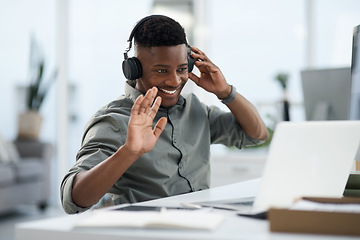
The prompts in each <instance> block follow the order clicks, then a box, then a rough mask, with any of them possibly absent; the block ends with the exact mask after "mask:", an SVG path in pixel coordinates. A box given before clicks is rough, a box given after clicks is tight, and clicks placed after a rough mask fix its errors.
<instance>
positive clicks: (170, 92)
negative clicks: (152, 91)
mask: <svg viewBox="0 0 360 240" xmlns="http://www.w3.org/2000/svg"><path fill="white" fill-rule="evenodd" d="M158 89H159V90H160V91H162V92H164V93H167V94H171V95H172V94H175V93H176V91H177V90H178V89H179V88H177V89H175V90H172V91H170V90H166V89H163V88H158Z"/></svg>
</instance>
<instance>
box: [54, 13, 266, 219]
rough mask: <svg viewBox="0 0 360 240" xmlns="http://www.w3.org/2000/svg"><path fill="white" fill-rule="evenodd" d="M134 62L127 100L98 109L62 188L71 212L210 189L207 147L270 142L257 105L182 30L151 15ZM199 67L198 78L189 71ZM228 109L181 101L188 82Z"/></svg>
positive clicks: (139, 31) (136, 32) (137, 36)
mask: <svg viewBox="0 0 360 240" xmlns="http://www.w3.org/2000/svg"><path fill="white" fill-rule="evenodd" d="M132 38H134V43H135V57H133V58H128V57H127V52H128V51H129V50H130V48H131V45H130V46H129V48H128V49H127V50H126V52H125V53H124V56H125V60H124V63H123V71H124V75H125V77H126V78H127V79H128V81H127V82H126V84H125V95H123V96H121V97H119V98H118V99H116V100H114V101H112V102H111V103H109V104H108V105H106V106H105V107H103V108H101V109H100V110H99V111H98V112H97V113H96V114H95V115H94V116H93V117H92V118H91V119H90V121H89V122H88V124H87V126H86V127H85V131H84V135H83V139H82V146H81V149H80V150H79V152H78V154H77V161H76V163H75V165H74V166H73V167H72V168H71V169H70V170H69V172H68V173H67V174H66V176H65V177H64V180H63V182H62V184H61V200H62V205H63V208H64V210H65V211H66V212H67V213H78V212H83V211H86V210H87V209H89V208H91V207H92V206H93V205H94V204H96V203H97V202H98V201H99V200H100V199H101V198H102V197H103V196H104V195H105V194H106V193H107V194H109V195H110V196H111V198H112V199H113V201H114V203H115V204H122V203H135V202H140V201H146V200H151V199H156V198H161V197H167V196H173V195H178V194H183V193H188V192H192V191H199V190H202V189H207V188H209V186H210V163H209V158H210V144H224V145H226V146H236V147H238V148H243V147H245V146H249V145H256V144H260V143H261V142H262V141H264V140H265V139H266V138H267V137H268V132H267V129H266V126H265V125H264V123H263V121H262V119H261V118H260V116H259V114H258V112H257V111H256V109H255V108H254V106H253V105H252V104H251V103H250V102H248V101H247V100H246V99H245V98H244V97H243V96H242V95H240V94H239V93H237V92H236V90H235V88H234V87H233V86H231V85H229V84H228V82H227V81H226V79H225V77H224V75H223V74H222V73H221V71H220V69H219V68H218V67H217V66H216V65H214V64H213V63H212V62H211V61H210V59H209V58H208V57H207V56H206V55H205V53H203V52H202V51H200V50H199V49H197V48H195V47H191V48H190V46H189V45H188V43H187V41H186V36H185V32H184V30H183V28H182V27H181V26H180V24H179V23H178V22H176V21H174V20H173V19H171V18H168V17H166V16H159V15H154V16H148V17H146V18H144V19H142V20H140V21H139V23H138V24H137V25H136V26H135V28H134V29H133V31H132V33H131V34H130V38H129V41H130V43H131V41H132ZM194 65H195V66H196V67H197V68H198V69H199V71H200V76H196V75H195V74H193V73H191V70H192V68H193V67H194ZM189 78H190V79H191V80H192V81H194V82H195V83H196V84H197V85H198V86H199V87H201V88H203V89H205V90H206V91H208V92H210V93H213V94H215V95H216V96H217V97H218V98H219V100H220V101H222V102H223V103H224V104H226V106H227V107H228V108H229V110H230V111H226V112H224V111H221V110H220V109H218V108H216V107H214V106H207V105H205V104H203V103H202V102H200V101H199V99H198V98H197V97H196V96H195V95H194V94H189V95H185V96H182V95H181V91H182V89H183V87H184V86H185V84H186V82H187V81H188V79H189Z"/></svg>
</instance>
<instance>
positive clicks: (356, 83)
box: [350, 25, 360, 120]
mask: <svg viewBox="0 0 360 240" xmlns="http://www.w3.org/2000/svg"><path fill="white" fill-rule="evenodd" d="M350 119H351V120H360V25H358V26H356V27H354V32H353V42H352V58H351V102H350Z"/></svg>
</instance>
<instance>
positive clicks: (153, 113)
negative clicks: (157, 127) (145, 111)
mask: <svg viewBox="0 0 360 240" xmlns="http://www.w3.org/2000/svg"><path fill="white" fill-rule="evenodd" d="M161 100H162V99H161V97H157V98H156V99H155V101H154V104H153V105H152V107H151V109H150V113H149V116H150V117H151V119H154V118H155V116H156V113H157V112H158V110H159V107H160V105H161Z"/></svg>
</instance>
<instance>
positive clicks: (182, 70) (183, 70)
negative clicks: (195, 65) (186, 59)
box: [178, 67, 187, 72]
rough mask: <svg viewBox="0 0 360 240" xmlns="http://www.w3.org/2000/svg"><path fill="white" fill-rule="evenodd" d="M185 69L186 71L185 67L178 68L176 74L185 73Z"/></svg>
mask: <svg viewBox="0 0 360 240" xmlns="http://www.w3.org/2000/svg"><path fill="white" fill-rule="evenodd" d="M186 69H187V68H186V67H184V68H179V70H178V72H185V71H186Z"/></svg>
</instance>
